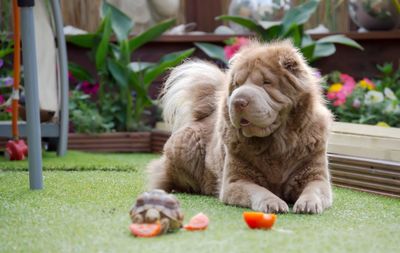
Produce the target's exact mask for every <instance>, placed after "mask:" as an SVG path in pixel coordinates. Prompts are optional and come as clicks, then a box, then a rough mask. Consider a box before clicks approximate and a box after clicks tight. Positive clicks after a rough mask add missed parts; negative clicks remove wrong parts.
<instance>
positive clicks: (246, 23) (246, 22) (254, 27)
mask: <svg viewBox="0 0 400 253" xmlns="http://www.w3.org/2000/svg"><path fill="white" fill-rule="evenodd" d="M216 19H218V20H225V21H232V22H234V23H236V24H239V25H241V26H243V27H246V28H247V29H249V30H251V31H253V32H256V33H258V34H259V35H260V36H262V34H263V33H264V31H265V29H264V28H263V27H262V26H261V25H259V24H257V23H256V22H255V21H254V20H252V19H249V18H243V17H240V16H228V15H223V16H219V17H217V18H216Z"/></svg>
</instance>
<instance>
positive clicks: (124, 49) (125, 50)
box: [119, 40, 131, 65]
mask: <svg viewBox="0 0 400 253" xmlns="http://www.w3.org/2000/svg"><path fill="white" fill-rule="evenodd" d="M119 60H120V62H121V63H122V64H124V65H128V64H129V62H130V61H131V52H130V50H129V42H128V40H123V41H121V42H120V45H119Z"/></svg>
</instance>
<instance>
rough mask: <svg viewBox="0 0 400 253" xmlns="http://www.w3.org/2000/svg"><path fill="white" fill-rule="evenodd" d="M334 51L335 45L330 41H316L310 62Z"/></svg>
mask: <svg viewBox="0 0 400 253" xmlns="http://www.w3.org/2000/svg"><path fill="white" fill-rule="evenodd" d="M335 51H336V47H335V45H334V44H332V43H316V44H315V49H314V54H313V56H312V58H311V59H310V62H313V61H315V60H318V59H319V58H322V57H327V56H330V55H332V54H334V53H335Z"/></svg>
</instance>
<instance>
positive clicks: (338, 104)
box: [333, 99, 346, 107]
mask: <svg viewBox="0 0 400 253" xmlns="http://www.w3.org/2000/svg"><path fill="white" fill-rule="evenodd" d="M345 102H346V99H336V101H335V102H333V106H335V107H338V106H341V105H342V104H344V103H345Z"/></svg>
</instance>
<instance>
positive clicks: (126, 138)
mask: <svg viewBox="0 0 400 253" xmlns="http://www.w3.org/2000/svg"><path fill="white" fill-rule="evenodd" d="M101 16H102V22H101V24H100V27H99V29H98V30H97V31H96V32H95V33H88V34H82V35H74V36H68V37H67V41H68V42H70V43H73V44H75V45H78V46H81V47H84V48H87V49H89V50H90V51H89V52H90V57H91V59H92V60H93V62H94V64H95V66H96V72H97V76H98V81H97V78H96V77H93V76H92V75H91V74H90V73H89V72H88V71H87V70H85V69H83V68H82V67H80V66H79V65H77V64H74V63H70V64H69V70H70V72H71V78H74V79H75V81H76V83H77V84H78V85H77V86H75V87H76V89H77V90H81V91H83V92H84V93H86V95H90V96H91V97H87V96H84V97H82V94H76V93H75V94H74V93H72V96H78V97H79V96H80V100H84V99H86V100H87V101H88V102H91V103H94V106H93V105H92V106H86V108H85V109H83V108H82V106H83V105H82V104H75V105H72V107H73V108H70V109H71V110H72V112H71V114H72V120H73V122H72V123H73V125H79V124H81V125H85V122H84V118H85V117H82V115H84V114H85V113H86V114H88V115H92V116H94V115H95V119H94V118H91V122H93V125H92V126H91V128H89V129H88V128H85V127H84V128H83V129H84V131H83V132H84V133H75V134H70V141H69V142H70V145H69V147H70V148H73V149H83V150H91V151H143V152H148V151H151V132H150V131H149V130H150V128H149V127H148V126H146V124H145V123H144V121H143V118H144V117H143V116H144V114H145V113H146V112H147V110H146V109H148V108H149V107H151V106H152V105H154V101H153V100H152V99H151V98H150V96H149V94H148V89H149V87H150V85H151V83H152V82H153V81H154V80H155V79H156V78H157V77H159V76H160V75H161V74H163V73H164V72H165V71H167V70H168V69H169V68H171V67H173V66H175V65H177V64H179V63H181V62H182V61H183V60H184V59H186V58H187V57H189V56H190V55H191V54H192V53H193V51H194V49H193V48H192V49H188V50H184V51H180V52H174V53H170V54H167V55H164V56H163V57H161V58H160V60H159V61H158V62H156V63H154V62H139V61H131V59H132V54H133V52H134V51H135V50H137V49H138V48H140V47H141V46H143V45H144V44H145V43H147V42H149V41H151V40H153V39H155V38H157V37H159V36H160V35H161V34H162V33H164V32H165V31H166V30H168V29H169V28H171V27H172V25H173V24H174V20H167V21H164V22H161V23H159V24H157V25H155V26H153V27H151V28H149V29H148V30H146V31H144V32H142V33H140V34H138V35H137V36H135V37H133V38H129V34H130V32H131V30H132V28H133V25H134V24H133V22H132V20H131V19H130V18H129V17H128V16H126V15H125V14H124V13H122V12H121V11H120V10H119V9H117V8H116V7H114V6H113V5H111V4H109V3H107V2H106V1H103V2H102V6H101ZM78 100H79V99H78ZM74 106H78V107H75V109H74ZM76 108H78V109H79V110H80V111H81V112H80V113H79V112H78V111H79V110H78V111H76ZM74 110H75V111H74ZM85 110H86V111H85ZM87 110H88V111H87ZM88 112H89V113H88ZM79 114H81V115H79ZM79 120H80V121H79ZM96 122H97V123H96ZM81 127H82V126H81ZM75 129H76V130H78V131H80V130H81V129H80V127H75ZM139 131H141V132H139ZM81 132H82V131H81ZM98 132H106V133H98Z"/></svg>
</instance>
